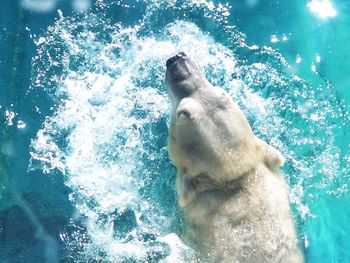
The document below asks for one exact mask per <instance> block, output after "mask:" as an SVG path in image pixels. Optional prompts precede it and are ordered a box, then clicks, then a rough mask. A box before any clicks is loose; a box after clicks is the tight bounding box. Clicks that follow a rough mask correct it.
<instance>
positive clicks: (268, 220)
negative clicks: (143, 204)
mask: <svg viewBox="0 0 350 263" xmlns="http://www.w3.org/2000/svg"><path fill="white" fill-rule="evenodd" d="M166 83H167V86H168V90H169V94H170V97H171V99H172V114H171V123H170V127H169V154H170V157H171V160H172V161H173V163H174V165H175V166H176V167H177V171H178V174H177V178H176V191H177V194H178V201H179V205H180V207H182V208H183V211H184V216H185V221H186V229H185V231H186V233H185V235H184V236H185V239H186V240H187V242H189V244H190V245H191V246H192V247H193V248H195V249H196V250H197V251H198V253H199V259H201V260H204V261H205V262H230V263H231V262H245V263H250V262H269V263H271V262H276V263H277V262H283V263H287V262H290V263H300V262H303V255H302V253H301V250H300V248H299V247H298V242H297V235H296V231H295V226H294V222H293V216H292V214H291V211H290V206H289V201H288V186H287V184H286V182H285V181H284V179H283V176H282V175H281V174H280V172H279V170H278V167H279V166H281V165H283V162H284V160H283V157H282V156H281V154H280V153H279V152H278V150H276V149H275V148H273V147H272V146H270V145H268V144H267V143H265V142H264V141H262V140H260V139H259V138H257V137H256V136H255V135H254V134H253V132H252V129H251V127H250V125H249V123H248V121H247V119H246V117H245V116H244V114H243V112H242V111H241V110H240V109H239V108H238V107H237V106H236V104H235V103H234V102H233V101H232V99H231V98H230V97H229V95H228V94H227V93H226V92H225V91H223V90H222V89H220V88H217V87H213V86H212V85H211V84H210V83H209V82H208V81H207V80H206V78H205V77H204V75H203V74H202V73H201V72H200V70H199V69H198V68H197V66H196V65H195V64H194V63H193V62H192V61H191V60H190V59H189V58H187V57H185V58H183V59H181V60H178V61H176V62H174V63H173V64H172V65H171V66H170V67H169V68H168V69H167V74H166Z"/></svg>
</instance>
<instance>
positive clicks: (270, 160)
mask: <svg viewBox="0 0 350 263" xmlns="http://www.w3.org/2000/svg"><path fill="white" fill-rule="evenodd" d="M257 140H258V147H259V148H260V152H261V156H262V159H263V161H264V163H265V164H266V166H267V167H268V168H270V169H271V170H273V171H274V170H276V169H277V168H279V167H280V166H283V164H284V158H283V156H282V154H281V153H280V152H279V151H278V150H277V149H276V148H274V147H273V146H271V145H268V144H267V143H266V142H264V141H263V140H261V139H259V138H257Z"/></svg>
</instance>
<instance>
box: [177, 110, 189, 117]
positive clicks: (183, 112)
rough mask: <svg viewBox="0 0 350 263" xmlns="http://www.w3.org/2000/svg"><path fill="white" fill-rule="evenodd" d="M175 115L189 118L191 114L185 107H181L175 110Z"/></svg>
mask: <svg viewBox="0 0 350 263" xmlns="http://www.w3.org/2000/svg"><path fill="white" fill-rule="evenodd" d="M177 117H178V118H180V117H186V118H190V117H191V114H190V112H189V111H188V110H187V109H181V110H178V111H177Z"/></svg>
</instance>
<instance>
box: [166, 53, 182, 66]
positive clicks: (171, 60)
mask: <svg viewBox="0 0 350 263" xmlns="http://www.w3.org/2000/svg"><path fill="white" fill-rule="evenodd" d="M184 57H187V56H186V54H185V52H180V53H178V54H176V55H175V56H173V57H171V58H169V59H168V60H167V61H166V67H167V68H168V67H170V65H171V64H173V63H174V62H175V61H176V60H178V59H179V58H184Z"/></svg>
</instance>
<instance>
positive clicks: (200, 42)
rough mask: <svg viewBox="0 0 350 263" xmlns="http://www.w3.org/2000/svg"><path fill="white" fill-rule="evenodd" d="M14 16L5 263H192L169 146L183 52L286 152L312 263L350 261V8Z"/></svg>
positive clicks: (318, 4) (31, 11) (4, 169)
mask: <svg viewBox="0 0 350 263" xmlns="http://www.w3.org/2000/svg"><path fill="white" fill-rule="evenodd" d="M34 2H35V3H34ZM2 4H3V5H2V6H3V8H2V9H1V10H0V25H1V28H0V41H1V45H0V51H1V52H0V62H1V63H0V68H1V72H0V88H1V93H0V106H1V108H0V113H1V114H2V117H3V122H2V124H1V143H0V146H1V158H0V173H1V174H0V176H1V177H0V180H1V186H2V187H1V190H0V198H1V199H0V255H1V259H0V262H190V261H191V259H192V258H193V256H194V251H193V250H192V249H191V248H190V247H188V246H187V245H186V244H185V243H183V242H182V240H181V233H182V229H183V222H182V220H181V211H179V209H178V206H177V200H176V195H175V191H174V178H175V173H176V171H175V168H174V167H173V166H172V165H171V163H170V161H169V158H168V153H167V146H166V144H167V125H168V123H169V100H168V96H167V94H166V88H165V85H164V73H165V61H166V59H167V58H168V57H170V56H171V55H173V54H175V53H176V52H179V51H185V52H186V54H188V55H189V56H190V57H192V58H193V60H194V61H196V63H197V64H198V65H199V66H200V67H201V68H202V69H203V71H204V72H205V74H206V76H207V78H208V79H209V80H210V81H211V82H212V83H213V84H214V85H217V86H220V87H222V88H224V89H225V90H226V91H227V92H228V93H229V94H230V95H231V96H232V98H233V99H234V100H235V101H236V102H237V104H238V105H239V106H240V107H241V109H242V110H243V111H244V112H245V114H246V115H247V117H248V119H249V121H250V123H251V125H252V127H253V130H254V132H255V133H256V134H257V135H258V136H259V137H261V138H263V139H264V140H266V141H267V142H269V143H270V144H272V145H273V146H275V147H276V148H278V149H279V150H280V151H281V152H282V153H283V155H284V156H285V158H286V164H285V166H284V168H283V172H284V174H285V178H286V180H287V181H288V183H289V184H290V186H291V190H290V201H291V204H292V207H293V212H294V215H295V218H296V222H297V227H298V233H299V238H300V244H301V246H302V247H303V250H304V253H305V257H306V262H315V263H316V262H317V263H319V262H325V263H326V262H327V263H328V262H350V241H349V240H350V226H349V223H348V222H349V221H350V209H349V205H350V194H349V189H350V185H349V183H350V182H349V179H350V165H349V163H350V132H349V128H350V124H349V123H350V122H349V107H350V92H349V90H348V87H347V85H348V83H350V79H349V78H350V77H349V74H348V72H349V70H350V64H349V63H348V61H349V59H350V48H349V47H348V44H347V43H349V41H350V31H349V30H348V28H349V26H350V15H349V14H350V12H349V11H350V5H349V4H348V3H346V2H345V1H340V0H338V1H335V0H333V1H325V0H324V1H321V0H320V1H316V0H314V1H306V0H305V1H301V0H298V1H269V2H268V3H267V2H266V1H259V0H246V1H244V0H236V1H230V2H225V1H222V2H221V3H219V2H217V1H213V2H210V1H201V0H197V1H165V0H164V1H163V0H160V1H103V0H98V1H96V2H93V1H89V0H75V1H63V0H61V1H53V0H52V1H41V0H31V1H29V0H26V1H24V0H23V1H16V2H10V1H4V3H2ZM78 11H79V12H78Z"/></svg>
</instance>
